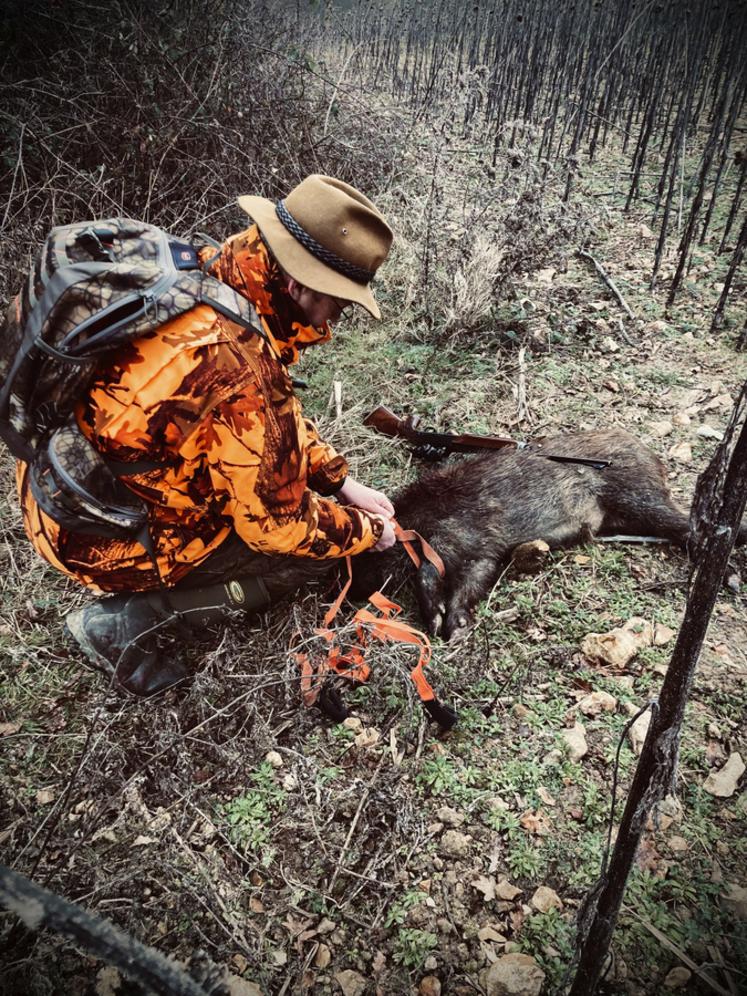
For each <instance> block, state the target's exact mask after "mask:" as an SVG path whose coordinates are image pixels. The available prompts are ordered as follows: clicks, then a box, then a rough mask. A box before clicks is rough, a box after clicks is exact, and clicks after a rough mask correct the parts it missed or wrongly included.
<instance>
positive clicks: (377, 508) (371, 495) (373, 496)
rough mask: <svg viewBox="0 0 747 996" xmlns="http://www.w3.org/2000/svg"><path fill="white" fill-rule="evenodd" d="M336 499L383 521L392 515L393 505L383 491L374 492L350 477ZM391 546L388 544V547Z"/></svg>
mask: <svg viewBox="0 0 747 996" xmlns="http://www.w3.org/2000/svg"><path fill="white" fill-rule="evenodd" d="M337 498H338V499H339V500H340V501H341V502H342V503H343V504H344V505H355V507H356V508H362V509H363V511H364V512H371V513H372V514H373V515H380V516H382V518H384V519H390V518H391V517H392V516H393V515H394V505H392V503H391V502H390V501H389V499H388V498H387V496H386V495H385V494H384V492H383V491H375V490H374V489H373V488H369V487H366V485H365V484H359V483H358V481H354V480H353V478H352V477H348V479H347V480H346V481H345V483H344V484H343V486H342V487H341V488H340V490H339V491H338V492H337ZM379 542H381V540H379ZM392 542H393V541H392ZM391 545H392V544H391V543H390V544H389V546H391ZM377 549H378V547H377ZM384 549H386V547H384Z"/></svg>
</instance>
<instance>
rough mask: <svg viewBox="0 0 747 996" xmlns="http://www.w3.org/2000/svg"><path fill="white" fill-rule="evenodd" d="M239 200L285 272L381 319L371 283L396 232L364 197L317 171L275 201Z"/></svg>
mask: <svg viewBox="0 0 747 996" xmlns="http://www.w3.org/2000/svg"><path fill="white" fill-rule="evenodd" d="M238 201H239V207H241V208H242V209H243V210H244V211H246V213H247V214H248V215H249V216H250V217H251V218H252V219H253V220H254V221H255V222H256V223H257V226H258V227H259V230H260V232H261V233H262V237H263V238H264V240H265V242H266V243H267V245H268V246H269V247H270V249H271V250H272V252H273V254H274V256H275V259H277V261H278V263H279V264H280V265H281V266H282V268H283V269H284V270H285V271H286V273H288V274H289V275H290V276H291V277H293V278H294V279H295V280H297V281H298V282H299V283H301V284H303V285H304V286H305V287H308V288H310V289H311V290H314V291H317V292H318V293H320V294H329V295H331V296H332V297H336V298H341V299H342V300H345V301H354V302H355V303H356V304H360V305H362V306H363V307H364V308H365V309H366V311H368V312H370V313H371V314H372V315H373V316H374V318H381V312H380V311H379V306H378V305H377V303H376V301H375V299H374V296H373V293H372V292H371V287H370V286H369V285H370V283H371V281H372V280H373V277H374V274H375V273H376V270H377V269H378V268H379V266H381V264H382V263H383V262H384V260H385V259H386V257H387V253H388V252H389V247H390V246H391V244H392V239H393V237H394V236H393V233H392V230H391V228H390V227H389V225H387V223H386V221H385V220H384V218H383V217H382V215H381V214H380V212H379V211H378V210H377V209H376V208H375V207H374V205H373V204H372V203H371V201H369V200H368V198H367V197H364V196H363V194H361V193H359V191H357V190H356V189H355V188H354V187H351V186H349V185H348V184H347V183H343V182H342V181H341V180H335V179H333V178H332V177H331V176H321V175H320V174H318V173H315V174H313V175H312V176H307V177H306V179H305V180H302V181H301V183H299V184H298V186H297V187H294V188H293V190H291V192H290V193H289V194H288V196H287V197H286V198H285V199H284V200H281V201H278V202H277V203H273V202H272V201H270V200H268V199H267V198H266V197H252V196H246V197H239V199H238Z"/></svg>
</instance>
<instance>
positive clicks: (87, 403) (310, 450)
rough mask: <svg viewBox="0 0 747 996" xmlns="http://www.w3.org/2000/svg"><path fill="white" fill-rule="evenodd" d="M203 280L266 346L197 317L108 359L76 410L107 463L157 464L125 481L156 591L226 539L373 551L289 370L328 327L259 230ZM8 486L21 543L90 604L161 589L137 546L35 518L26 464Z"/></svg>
mask: <svg viewBox="0 0 747 996" xmlns="http://www.w3.org/2000/svg"><path fill="white" fill-rule="evenodd" d="M210 272H211V273H213V274H214V275H215V276H217V277H219V278H220V279H222V280H224V281H226V282H228V283H230V284H231V286H233V287H234V288H235V289H236V290H237V291H239V292H240V293H242V294H244V295H245V296H246V297H247V298H248V299H249V300H250V301H251V302H252V304H253V305H254V307H255V309H256V311H257V313H258V315H259V316H260V319H261V322H262V326H263V329H262V331H263V332H264V333H265V336H266V338H263V337H262V336H260V335H258V334H257V333H256V332H253V331H251V330H247V329H244V328H242V327H240V326H238V325H236V324H234V323H233V322H230V321H229V320H228V319H226V318H224V317H223V316H222V315H220V314H218V313H217V312H215V311H214V310H213V309H212V308H209V307H207V306H205V305H199V306H197V307H195V308H193V309H192V310H191V311H189V312H187V313H186V314H184V315H182V316H180V317H179V318H176V319H174V320H172V321H170V322H167V323H165V324H164V325H162V326H160V327H159V328H157V329H155V330H154V331H153V332H151V333H149V334H147V335H145V336H143V337H142V338H140V339H137V340H135V341H133V342H131V343H129V344H128V345H127V346H125V347H123V348H122V349H120V350H118V351H117V353H116V354H115V355H114V356H113V358H111V359H110V360H108V362H107V365H106V366H105V367H103V368H102V369H101V370H100V371H99V372H98V374H97V376H96V379H95V381H94V383H93V385H92V387H91V388H90V390H89V392H88V394H87V396H86V397H85V398H83V399H82V400H81V401H80V402H79V404H78V407H77V418H78V422H79V425H80V426H81V428H82V430H83V431H84V432H85V433H86V435H88V437H89V438H90V439H92V440H93V441H94V442H95V445H96V446H97V448H98V449H99V450H100V451H101V452H103V453H104V454H105V455H108V456H110V457H113V458H114V459H116V460H121V461H125V462H127V461H135V460H141V459H150V460H158V461H163V463H164V466H163V467H159V468H158V469H157V470H154V471H149V472H147V473H141V474H138V475H135V476H132V477H127V478H125V481H126V483H127V485H128V486H129V487H130V488H132V490H133V491H135V492H136V493H137V494H138V495H140V496H141V497H142V498H144V499H145V500H146V501H147V502H148V503H149V505H150V529H151V534H152V538H153V543H154V547H155V551H156V556H157V560H158V567H159V572H160V574H161V577H162V579H163V581H164V582H165V583H166V584H168V585H173V584H175V583H176V582H177V581H179V580H180V579H181V578H182V577H184V576H185V575H186V574H187V573H188V572H189V571H190V570H191V569H192V568H194V567H195V566H197V565H198V564H200V563H201V562H202V561H203V560H205V559H206V558H207V557H208V556H209V555H210V554H211V553H212V552H213V551H214V550H215V549H216V548H217V547H218V546H219V545H220V544H221V543H222V542H223V540H225V539H226V537H227V536H228V535H229V533H230V532H231V530H235V531H236V532H237V533H238V535H239V536H240V537H241V538H242V539H243V540H244V541H245V542H246V544H247V545H248V546H249V547H250V548H251V549H252V550H255V551H258V552H261V553H266V554H291V555H294V556H299V557H313V558H316V559H327V558H336V557H343V556H345V555H347V554H357V553H361V552H362V551H363V550H366V549H368V548H370V547H371V546H373V545H374V544H375V543H376V541H377V539H378V537H379V535H380V534H381V528H382V524H381V521H380V520H379V519H377V518H375V517H373V516H370V515H369V514H368V513H366V512H364V511H362V510H361V509H357V508H352V507H345V506H342V505H340V504H338V503H337V502H336V501H334V500H333V499H332V498H331V497H329V496H331V495H333V494H334V493H335V492H336V491H337V490H338V489H339V488H340V487H341V485H342V484H343V482H344V480H345V476H346V474H347V463H346V461H345V459H344V458H343V457H342V456H340V455H339V454H337V453H336V452H335V450H334V449H333V448H332V447H331V446H329V445H327V444H326V443H324V442H323V441H322V440H321V439H320V438H319V435H318V433H317V431H316V429H315V427H314V425H313V424H312V423H311V422H310V421H309V420H308V419H306V418H304V417H303V414H302V411H301V405H300V403H299V401H298V399H297V398H296V396H295V394H294V392H293V387H292V384H291V379H290V376H289V374H288V371H287V367H288V366H289V365H291V364H292V363H294V362H295V361H296V360H297V359H298V351H299V349H301V348H303V347H305V346H308V345H311V344H313V343H317V342H323V341H326V340H328V339H329V338H330V334H331V333H330V330H329V328H328V327H324V328H322V329H316V328H313V327H311V326H308V325H305V324H303V322H304V317H303V315H302V313H301V312H300V310H299V309H298V307H297V306H296V304H295V303H294V302H293V300H292V298H291V297H290V296H289V295H288V293H287V291H286V289H285V284H284V281H283V280H282V278H281V274H280V271H279V269H278V267H277V264H276V263H275V261H274V260H273V258H272V257H271V256H270V254H269V253H268V251H267V248H266V247H265V245H264V243H263V242H262V239H261V237H260V235H259V232H258V230H257V228H256V226H252V227H251V228H250V229H248V230H247V231H245V232H242V233H241V234H239V235H236V236H234V237H233V238H231V239H229V241H228V242H227V243H226V244H225V245H224V246H223V248H222V250H221V251H220V254H219V255H218V256H217V257H216V259H215V260H214V261H213V262H212V263H211V264H210ZM17 476H18V487H19V493H20V496H21V504H22V508H23V514H24V522H25V526H26V531H27V533H28V535H29V537H30V539H31V541H32V543H33V544H34V546H35V548H36V550H37V551H38V552H39V553H40V554H41V555H42V556H43V557H44V558H45V559H46V560H47V561H49V562H50V563H51V564H53V565H54V566H55V567H57V568H58V569H60V570H62V571H64V572H65V573H67V574H69V575H70V576H71V577H74V578H76V579H78V580H79V581H81V582H82V583H83V584H85V585H87V586H89V587H91V588H94V589H97V590H100V591H127V590H130V591H138V590H144V589H148V588H152V587H155V586H156V585H157V584H158V578H157V576H156V572H155V568H154V566H153V562H152V561H151V559H150V558H149V556H148V554H147V553H146V551H145V549H144V548H143V547H142V546H141V545H140V544H139V543H137V542H135V541H131V540H120V539H103V538H101V537H93V536H85V535H81V534H77V533H75V534H74V533H70V532H68V531H66V530H65V529H63V528H61V527H60V526H58V525H57V524H56V523H55V522H53V521H52V520H51V519H49V518H48V517H47V516H46V515H45V514H44V513H43V512H42V511H41V510H40V509H39V508H38V506H37V505H36V502H35V501H34V498H33V496H32V494H31V490H30V488H29V486H28V482H27V477H26V466H25V464H23V463H19V465H18V471H17Z"/></svg>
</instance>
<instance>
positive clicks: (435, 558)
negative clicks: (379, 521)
mask: <svg viewBox="0 0 747 996" xmlns="http://www.w3.org/2000/svg"><path fill="white" fill-rule="evenodd" d="M392 525H393V526H394V535H395V536H396V537H397V540H398V541H399V542H400V543H401V544H402V546H403V547H404V548H405V550H406V551H407V556H408V557H409V558H410V560H411V561H412V562H413V564H415V566H416V567H420V564H421V560H420V557H419V556H418V555H417V553H416V552H415V550H414V549H413V546H412V544H413V542H414V541H415V540H417V541H418V542H419V543H420V546H421V549H422V551H423V556H424V557H425V559H426V560H427V561H429V562H430V563H431V564H433V566H434V567H435V568H436V570H437V571H438V573H439V574H440V575H441V577H442V578H444V577H446V566H445V565H444V562H443V560H441V558H440V557H439V555H438V554H437V553H436V551H435V550H434V549H433V547H432V546H431V545H430V543H429V542H428V540H426V539H423V537H422V536H421V535H420V533H418V532H416V531H415V530H414V529H403V528H402V526H400V524H399V523H398V522H395V520H394V519H392Z"/></svg>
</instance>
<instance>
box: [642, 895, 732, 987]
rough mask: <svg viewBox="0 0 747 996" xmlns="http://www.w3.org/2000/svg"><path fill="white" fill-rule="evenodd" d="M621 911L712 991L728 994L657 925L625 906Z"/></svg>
mask: <svg viewBox="0 0 747 996" xmlns="http://www.w3.org/2000/svg"><path fill="white" fill-rule="evenodd" d="M623 911H624V912H625V913H628V914H629V915H630V916H632V917H633V918H634V919H636V920H637V921H638V922H639V923H640V925H641V926H642V927H645V928H646V930H647V931H648V932H649V934H652V935H653V936H654V937H655V938H656V940H657V941H658V942H659V943H660V944H662V945H663V946H664V947H665V948H667V949H668V950H669V951H671V952H672V954H674V955H677V957H678V958H679V959H680V961H681V962H682V963H683V965H686V966H687V967H688V968H689V969H690V971H691V972H693V973H694V974H695V975H697V976H698V978H699V979H701V980H702V981H703V982H705V984H706V985H707V986H710V987H711V989H713V990H714V992H717V993H720V994H721V996H730V994H729V990H728V989H724V987H723V986H721V985H719V983H718V982H716V980H715V979H712V978H711V976H710V975H708V974H707V973H706V972H704V971H703V969H702V968H701V966H700V965H696V964H695V962H694V961H693V960H692V958H690V957H688V955H686V954H685V952H684V951H683V950H682V948H681V947H680V946H679V945H678V944H675V942H674V941H673V940H672V939H671V938H669V937H667V935H666V934H664V933H662V931H661V930H659V928H658V927H655V926H654V925H653V924H652V923H649V922H648V920H644V919H643V917H640V916H638V914H637V913H635V912H634V911H633V910H632V909H630V908H629V907H627V906H623Z"/></svg>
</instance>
